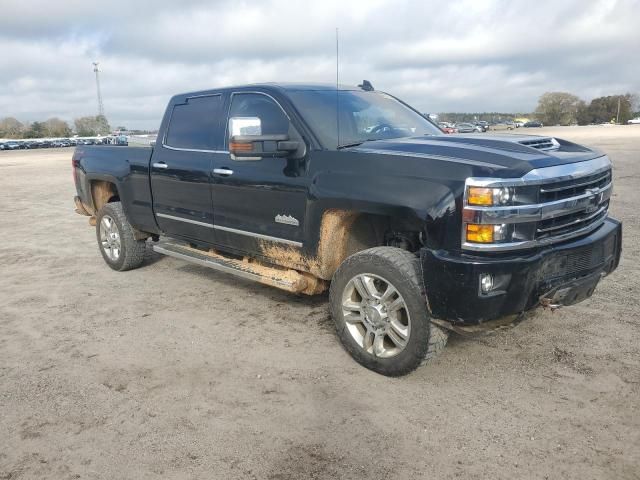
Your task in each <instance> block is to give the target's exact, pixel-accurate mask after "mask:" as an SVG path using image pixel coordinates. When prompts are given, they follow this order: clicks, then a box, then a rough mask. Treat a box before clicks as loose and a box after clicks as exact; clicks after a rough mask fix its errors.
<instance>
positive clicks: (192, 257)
mask: <svg viewBox="0 0 640 480" xmlns="http://www.w3.org/2000/svg"><path fill="white" fill-rule="evenodd" d="M153 250H154V251H155V252H158V253H161V254H163V255H167V256H169V257H174V258H179V259H180V260H185V261H187V262H190V263H195V264H197V265H201V266H203V267H207V268H212V269H214V270H218V271H219V272H224V273H230V274H232V275H235V276H237V277H242V278H246V279H248V280H253V281H255V282H260V283H263V284H266V285H271V286H272V287H277V288H280V289H282V290H286V291H288V292H294V293H306V294H307V295H314V294H317V293H321V292H323V291H324V290H326V288H327V285H326V282H325V281H323V280H320V279H318V278H316V277H314V276H313V275H310V274H308V273H303V272H298V271H297V270H289V269H284V268H279V267H275V266H269V265H265V264H262V263H259V262H257V261H255V260H248V259H244V260H238V259H235V258H230V257H226V256H224V255H221V254H220V253H217V252H213V251H205V250H199V249H197V248H192V247H190V246H188V245H183V244H180V243H174V242H162V243H158V244H156V245H153Z"/></svg>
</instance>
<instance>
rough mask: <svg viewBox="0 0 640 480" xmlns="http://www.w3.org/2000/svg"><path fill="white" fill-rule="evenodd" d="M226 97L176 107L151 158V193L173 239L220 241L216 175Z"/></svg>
mask: <svg viewBox="0 0 640 480" xmlns="http://www.w3.org/2000/svg"><path fill="white" fill-rule="evenodd" d="M222 112H223V97H222V96H221V95H205V96H197V97H191V98H186V99H185V100H184V102H183V103H179V104H176V105H174V107H173V112H172V113H171V117H170V119H169V123H168V125H167V127H166V135H165V138H164V139H158V140H159V141H158V145H157V146H156V148H155V149H154V152H153V155H152V158H151V165H150V168H151V189H152V193H153V208H154V212H155V215H156V219H157V222H158V225H159V226H160V228H161V229H162V231H163V232H165V233H166V234H168V235H170V236H178V237H184V238H187V239H193V240H200V241H204V242H208V243H213V241H214V236H215V235H214V230H213V206H212V203H211V174H212V168H213V159H214V156H215V155H216V153H217V152H219V151H220V150H221V149H222V148H223V142H224V134H223V131H224V117H225V115H224V114H223V113H222Z"/></svg>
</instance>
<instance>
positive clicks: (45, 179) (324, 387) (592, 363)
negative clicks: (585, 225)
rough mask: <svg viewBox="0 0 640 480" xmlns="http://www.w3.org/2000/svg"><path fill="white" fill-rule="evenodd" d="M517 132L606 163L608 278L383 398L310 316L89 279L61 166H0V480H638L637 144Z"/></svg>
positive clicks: (176, 286)
mask: <svg viewBox="0 0 640 480" xmlns="http://www.w3.org/2000/svg"><path fill="white" fill-rule="evenodd" d="M527 133H529V132H527ZM533 133H539V134H555V135H558V136H560V137H563V138H566V139H569V140H574V141H577V142H580V143H585V144H587V145H590V146H594V147H598V148H600V149H602V150H603V151H605V152H606V153H608V154H609V155H610V157H611V159H612V161H613V164H614V177H615V182H616V186H615V196H614V198H613V204H612V208H611V212H612V215H613V216H615V217H616V218H619V219H621V220H623V221H624V224H625V225H624V249H625V250H624V254H623V258H622V262H621V265H620V268H619V269H618V270H617V271H616V272H615V273H614V274H613V275H612V276H611V277H609V278H606V279H605V280H604V281H603V282H602V283H601V285H600V286H599V287H598V289H597V291H596V293H595V295H594V296H593V297H592V298H591V299H589V300H587V301H585V302H583V303H581V304H579V305H577V306H574V307H571V308H566V309H562V310H560V311H557V312H555V313H553V314H552V313H550V312H547V311H538V312H536V314H535V315H532V316H531V318H528V319H527V320H526V321H524V322H522V323H521V324H519V325H518V326H516V327H514V328H511V329H507V330H501V331H498V332H494V333H491V334H488V335H479V336H474V337H471V338H468V337H465V338H462V337H458V336H453V337H452V338H451V340H450V343H449V346H448V347H447V349H446V350H445V352H444V353H443V354H442V355H441V356H440V357H438V359H436V361H434V362H433V363H431V364H429V365H427V366H425V367H422V368H420V369H419V370H417V371H416V372H415V373H413V374H411V375H409V376H406V377H403V378H399V379H390V378H385V377H382V376H379V375H377V374H375V373H372V372H369V371H368V370H365V369H363V368H362V367H360V366H358V365H357V364H356V363H355V362H354V361H352V360H351V358H350V357H349V356H348V355H347V354H346V353H345V352H344V351H343V349H342V348H341V346H340V345H339V343H338V341H337V339H336V337H335V335H334V333H333V331H332V324H331V320H330V318H329V315H328V309H327V299H326V296H319V297H315V298H306V297H297V296H294V295H291V294H287V293H284V292H280V291H278V290H275V289H272V288H269V287H266V286H262V285H258V284H253V283H250V282H247V281H244V280H240V279H236V278H234V277H230V276H226V275H224V274H220V273H217V272H214V271H210V270H208V269H206V268H203V267H199V266H193V265H189V264H187V263H185V262H182V261H179V260H175V259H172V258H165V257H160V256H157V255H154V254H150V255H149V256H148V258H147V260H146V264H145V265H144V267H143V268H141V269H138V270H135V271H131V272H127V273H116V272H114V271H112V270H110V269H109V268H107V266H106V265H105V264H104V262H103V260H102V258H101V257H100V254H99V253H98V249H97V245H96V240H95V233H94V230H93V229H92V228H90V227H89V226H88V225H87V219H86V218H85V217H81V216H78V215H76V214H74V213H73V202H72V196H73V194H74V187H73V183H72V181H71V171H70V157H71V154H72V151H71V150H70V149H61V150H42V151H20V152H0V229H1V232H2V239H3V242H2V245H1V246H0V271H1V272H2V275H0V292H1V293H0V298H1V301H0V479H16V478H20V479H22V478H55V479H60V478H62V479H64V478H106V479H114V478H118V479H125V478H131V479H146V478H169V479H172V478H176V479H177V478H181V479H182V478H229V479H233V478H248V479H252V478H255V479H302V478H313V479H330V478H331V479H333V478H421V477H425V478H426V477H430V478H465V479H473V478H478V479H484V478H498V479H502V478H505V479H507V478H508V479H512V478H536V479H537V478H553V479H558V478H575V479H604V478H610V479H632V478H633V479H638V478H640V412H639V406H640V355H639V353H640V347H639V345H638V336H639V334H640V300H639V298H638V295H639V293H640V263H639V262H638V257H639V256H640V246H639V245H640V244H639V242H638V240H639V238H638V237H639V234H640V228H639V225H638V224H639V222H640V215H638V211H639V209H640V205H639V204H640V189H639V188H638V185H639V184H640V126H637V127H635V126H629V127H627V126H622V127H576V128H550V129H535V130H534V132H533Z"/></svg>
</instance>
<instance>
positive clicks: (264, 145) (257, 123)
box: [229, 117, 300, 160]
mask: <svg viewBox="0 0 640 480" xmlns="http://www.w3.org/2000/svg"><path fill="white" fill-rule="evenodd" d="M299 149H300V142H298V141H295V140H290V139H289V135H288V134H278V135H263V134H262V122H261V120H260V118H258V117H232V118H230V119H229V153H230V154H231V156H232V158H233V159H234V160H258V159H260V158H263V157H271V158H274V157H289V156H290V155H292V154H293V153H295V152H296V151H298V150H299Z"/></svg>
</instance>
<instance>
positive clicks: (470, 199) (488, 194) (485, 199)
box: [467, 187, 493, 205]
mask: <svg viewBox="0 0 640 480" xmlns="http://www.w3.org/2000/svg"><path fill="white" fill-rule="evenodd" d="M467 203H468V204H469V205H493V189H492V188H483V187H469V191H468V192H467Z"/></svg>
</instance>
